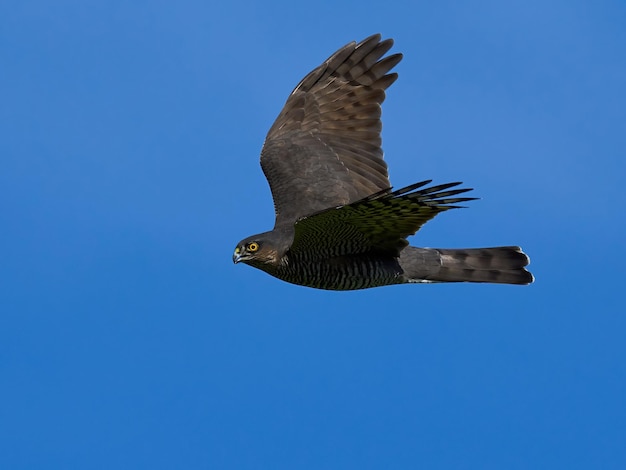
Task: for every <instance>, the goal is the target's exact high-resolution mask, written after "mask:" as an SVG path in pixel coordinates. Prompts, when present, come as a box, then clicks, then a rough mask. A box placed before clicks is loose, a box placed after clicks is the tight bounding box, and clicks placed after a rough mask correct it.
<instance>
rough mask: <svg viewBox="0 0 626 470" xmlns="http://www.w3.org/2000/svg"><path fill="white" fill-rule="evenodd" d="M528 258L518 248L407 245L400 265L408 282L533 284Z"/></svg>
mask: <svg viewBox="0 0 626 470" xmlns="http://www.w3.org/2000/svg"><path fill="white" fill-rule="evenodd" d="M528 263H529V259H528V256H526V254H525V253H524V252H523V251H522V249H521V248H520V247H519V246H500V247H497V248H470V249H456V250H455V249H441V248H416V247H413V246H407V247H406V248H405V249H404V250H402V252H401V253H400V266H401V267H402V270H403V271H404V276H405V278H406V280H407V282H493V283H500V284H530V283H531V282H533V281H534V278H533V275H532V274H531V273H529V272H528V271H527V270H526V269H524V267H525V266H527V265H528Z"/></svg>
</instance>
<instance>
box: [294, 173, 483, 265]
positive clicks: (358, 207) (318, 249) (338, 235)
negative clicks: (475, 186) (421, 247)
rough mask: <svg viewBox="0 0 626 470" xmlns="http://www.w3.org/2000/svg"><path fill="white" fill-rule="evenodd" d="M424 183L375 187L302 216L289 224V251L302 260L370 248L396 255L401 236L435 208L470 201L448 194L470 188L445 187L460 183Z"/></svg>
mask: <svg viewBox="0 0 626 470" xmlns="http://www.w3.org/2000/svg"><path fill="white" fill-rule="evenodd" d="M428 183H430V180H428V181H422V182H420V183H416V184H413V185H411V186H407V187H406V188H402V189H399V190H397V191H394V192H391V191H389V190H388V191H381V192H380V193H377V194H374V195H372V196H370V197H367V198H365V199H362V200H360V201H357V202H354V203H352V204H349V205H346V206H339V207H335V208H333V209H327V210H325V211H322V212H320V213H317V214H314V215H311V216H309V217H305V218H303V219H301V220H298V222H297V223H296V225H295V237H294V241H293V244H292V245H291V248H290V250H291V252H294V253H299V254H300V255H301V256H302V257H303V258H304V259H317V258H320V259H328V258H332V257H335V256H341V255H346V254H357V253H366V252H376V253H380V254H387V255H391V256H398V255H399V253H400V251H401V250H402V248H404V247H405V246H407V245H408V242H407V241H406V237H408V236H410V235H413V234H415V232H417V231H418V230H419V229H420V227H421V226H422V225H424V224H425V223H426V222H428V221H429V220H430V219H432V218H433V217H435V216H436V215H437V214H439V213H440V212H443V211H446V210H448V209H455V208H458V207H461V206H458V205H456V204H459V203H462V202H466V201H472V200H474V199H476V198H472V197H454V196H456V195H458V194H461V193H464V192H467V191H471V189H469V188H462V189H449V188H453V187H455V186H458V185H459V184H461V183H458V182H457V183H447V184H441V185H438V186H431V187H430V188H425V189H420V190H419V191H417V189H419V188H422V187H423V186H426V185H427V184H428Z"/></svg>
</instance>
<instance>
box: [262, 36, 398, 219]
mask: <svg viewBox="0 0 626 470" xmlns="http://www.w3.org/2000/svg"><path fill="white" fill-rule="evenodd" d="M392 45H393V40H391V39H386V40H384V41H381V36H380V35H379V34H376V35H373V36H370V37H369V38H367V39H365V40H363V41H361V42H360V43H359V44H356V43H354V42H352V43H350V44H348V45H346V46H344V47H342V48H341V49H339V50H338V51H337V52H335V53H334V54H333V55H332V56H331V57H329V58H328V59H327V60H326V61H325V62H324V63H323V64H322V65H320V66H319V67H317V68H316V69H315V70H313V71H312V72H311V73H309V74H308V75H307V76H306V77H305V78H304V79H303V80H302V81H301V82H300V84H299V85H298V86H297V87H296V88H295V89H294V90H293V92H292V93H291V95H290V96H289V98H288V99H287V103H286V104H285V107H284V108H283V110H282V111H281V113H280V115H279V116H278V118H277V119H276V122H275V123H274V125H273V126H272V128H271V129H270V130H269V132H268V134H267V138H266V140H265V144H264V146H263V150H262V152H261V167H262V168H263V172H264V173H265V176H266V177H267V180H268V182H269V184H270V188H271V190H272V196H273V198H274V207H275V210H276V226H277V227H279V226H282V225H286V224H293V223H294V222H295V221H296V220H298V219H300V218H302V217H305V216H308V215H311V214H313V213H316V212H319V211H321V210H324V209H327V208H330V207H335V206H339V205H345V204H350V203H351V202H355V201H358V200H360V199H363V198H365V197H367V196H370V195H371V194H373V193H376V192H379V191H381V190H384V189H387V188H389V187H390V186H391V184H390V183H389V178H388V174H387V165H386V164H385V161H384V160H383V151H382V149H381V137H380V131H381V128H382V124H381V121H380V116H381V104H382V102H383V101H384V99H385V89H387V88H388V87H389V86H390V85H391V84H392V83H393V82H394V81H395V80H396V78H397V74H395V73H390V74H388V73H387V72H389V70H391V69H392V68H393V67H394V66H395V65H396V64H397V63H398V62H400V60H401V59H402V55H401V54H393V55H390V56H388V57H385V58H383V59H381V57H383V56H384V55H385V53H386V52H387V51H388V50H389V49H390V48H391V46H392Z"/></svg>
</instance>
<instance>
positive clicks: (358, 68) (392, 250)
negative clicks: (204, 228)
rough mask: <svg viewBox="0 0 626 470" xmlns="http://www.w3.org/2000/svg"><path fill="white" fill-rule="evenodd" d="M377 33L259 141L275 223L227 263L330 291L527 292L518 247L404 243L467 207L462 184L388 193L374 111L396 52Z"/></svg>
mask: <svg viewBox="0 0 626 470" xmlns="http://www.w3.org/2000/svg"><path fill="white" fill-rule="evenodd" d="M392 45H393V41H392V40H391V39H386V40H384V41H381V37H380V35H378V34H376V35H373V36H370V37H369V38H367V39H365V40H363V41H361V42H360V43H358V44H356V43H354V42H352V43H350V44H348V45H346V46H344V47H342V48H341V49H339V50H338V51H337V52H335V53H334V54H333V55H332V56H330V57H329V58H328V59H327V60H326V61H325V62H324V63H323V64H322V65H320V66H319V67H317V68H316V69H315V70H313V71H312V72H311V73H309V74H308V75H307V76H306V77H305V78H304V79H303V80H302V81H301V82H300V83H299V84H298V86H297V87H296V88H295V89H294V91H293V92H292V93H291V95H290V96H289V98H288V99H287V103H286V104H285V107H284V108H283V110H282V111H281V113H280V114H279V116H278V118H277V119H276V122H275V123H274V125H273V126H272V127H271V129H270V130H269V132H268V134H267V138H266V140H265V144H264V146H263V150H262V152H261V167H262V168H263V172H264V173H265V176H266V177H267V180H268V182H269V185H270V188H271V191H272V196H273V198H274V207H275V211H276V222H275V225H274V229H273V230H272V231H270V232H265V233H261V234H258V235H254V236H252V237H248V238H246V239H244V240H242V241H241V242H240V243H239V244H238V245H237V247H236V249H235V253H234V255H233V261H234V262H235V263H238V262H244V263H246V264H249V265H251V266H254V267H256V268H259V269H261V270H263V271H265V272H267V273H269V274H271V275H273V276H276V277H278V278H279V279H282V280H284V281H287V282H291V283H294V284H300V285H304V286H309V287H317V288H321V289H335V290H351V289H363V288H367V287H377V286H383V285H389V284H403V283H419V282H462V281H469V282H494V283H506V284H529V283H531V282H533V277H532V275H531V274H530V273H529V272H528V271H526V269H524V267H525V266H526V265H528V257H527V256H526V255H525V254H524V253H523V252H522V251H521V249H520V248H519V247H515V246H509V247H498V248H479V249H462V250H454V249H431V248H416V247H411V246H408V242H407V240H406V238H407V237H408V236H410V235H413V234H414V233H415V232H416V231H417V230H419V228H420V227H421V226H422V225H423V224H424V223H426V222H427V221H429V220H430V219H432V218H433V217H435V216H436V215H437V214H438V213H440V212H443V211H446V210H449V209H453V208H456V207H459V206H458V204H460V203H463V202H466V201H470V200H473V199H475V198H469V197H460V196H459V195H460V194H462V193H465V192H467V191H470V189H463V188H462V189H458V185H459V184H460V183H448V184H443V185H438V186H430V187H429V186H427V185H428V184H429V183H430V181H423V182H420V183H416V184H414V185H411V186H408V187H406V188H402V189H400V190H397V191H393V190H392V189H391V183H390V182H389V177H388V174H387V165H386V163H385V161H384V160H383V151H382V149H381V137H380V131H381V127H382V125H381V121H380V116H381V104H382V103H383V101H384V99H385V90H386V89H387V88H388V87H389V86H390V85H391V84H392V83H393V82H394V81H395V80H396V79H397V74H395V73H388V72H389V71H390V70H391V69H392V68H393V67H394V66H395V65H396V64H398V62H400V60H401V59H402V55H401V54H393V55H389V56H387V57H384V58H383V56H384V55H385V54H386V53H387V52H388V51H389V49H390V48H391V46H392Z"/></svg>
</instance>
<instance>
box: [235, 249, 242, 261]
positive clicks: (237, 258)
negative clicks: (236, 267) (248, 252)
mask: <svg viewBox="0 0 626 470" xmlns="http://www.w3.org/2000/svg"><path fill="white" fill-rule="evenodd" d="M241 256H242V255H241V251H239V249H237V250H235V253H233V263H235V264H237V263H239V261H241Z"/></svg>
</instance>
